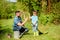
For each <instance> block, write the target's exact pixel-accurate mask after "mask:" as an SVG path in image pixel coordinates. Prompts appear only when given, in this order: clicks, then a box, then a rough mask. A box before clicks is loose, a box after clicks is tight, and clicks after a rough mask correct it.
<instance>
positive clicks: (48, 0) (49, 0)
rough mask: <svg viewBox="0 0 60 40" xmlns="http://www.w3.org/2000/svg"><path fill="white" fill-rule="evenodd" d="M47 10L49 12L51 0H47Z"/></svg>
mask: <svg viewBox="0 0 60 40" xmlns="http://www.w3.org/2000/svg"><path fill="white" fill-rule="evenodd" d="M47 7H48V8H47V11H48V12H50V10H51V0H47Z"/></svg>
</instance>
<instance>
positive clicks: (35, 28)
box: [30, 11, 38, 36]
mask: <svg viewBox="0 0 60 40" xmlns="http://www.w3.org/2000/svg"><path fill="white" fill-rule="evenodd" d="M30 19H31V20H32V28H33V31H34V36H38V16H37V11H33V15H32V16H31V17H30Z"/></svg>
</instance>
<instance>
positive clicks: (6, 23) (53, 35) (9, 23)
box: [0, 19, 60, 40]
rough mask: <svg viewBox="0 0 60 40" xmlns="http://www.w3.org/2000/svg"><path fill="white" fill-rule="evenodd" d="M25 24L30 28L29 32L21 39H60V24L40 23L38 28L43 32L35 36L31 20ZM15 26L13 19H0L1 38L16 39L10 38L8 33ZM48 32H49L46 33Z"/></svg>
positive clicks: (6, 39) (5, 39) (0, 39)
mask: <svg viewBox="0 0 60 40" xmlns="http://www.w3.org/2000/svg"><path fill="white" fill-rule="evenodd" d="M25 26H26V27H27V28H28V29H29V32H28V33H27V34H25V35H23V37H22V38H21V39H20V40H60V25H54V24H48V25H45V26H43V25H41V24H39V26H38V28H39V30H40V31H41V32H42V33H43V34H41V35H39V36H33V32H32V27H31V22H27V23H26V24H25ZM12 27H13V19H8V20H7V19H2V20H0V30H2V32H0V40H14V39H13V37H12V38H10V39H8V38H7V34H8V33H11V34H12V35H13V31H12ZM46 32H48V33H47V34H45V33H46Z"/></svg>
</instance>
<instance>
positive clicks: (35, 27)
mask: <svg viewBox="0 0 60 40" xmlns="http://www.w3.org/2000/svg"><path fill="white" fill-rule="evenodd" d="M32 29H33V31H34V32H36V31H38V25H37V24H36V25H34V24H32Z"/></svg>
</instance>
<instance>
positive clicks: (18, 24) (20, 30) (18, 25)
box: [13, 10, 39, 39]
mask: <svg viewBox="0 0 60 40" xmlns="http://www.w3.org/2000/svg"><path fill="white" fill-rule="evenodd" d="M21 14H22V13H21V12H20V11H16V12H15V18H14V25H13V31H14V39H19V38H20V37H21V36H22V35H23V34H24V33H25V32H28V28H25V26H24V24H25V23H26V22H27V21H28V18H25V20H24V21H23V22H22V18H21ZM29 19H31V23H32V29H33V34H34V36H38V35H39V31H38V16H37V11H35V10H34V11H33V15H32V16H31V17H29Z"/></svg>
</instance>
